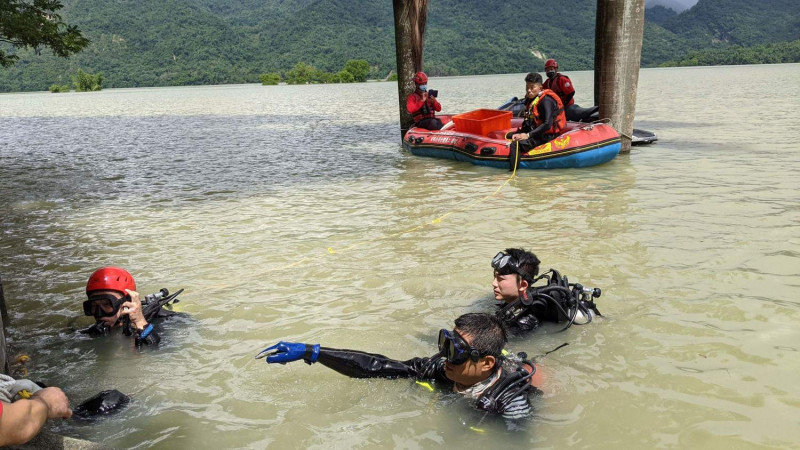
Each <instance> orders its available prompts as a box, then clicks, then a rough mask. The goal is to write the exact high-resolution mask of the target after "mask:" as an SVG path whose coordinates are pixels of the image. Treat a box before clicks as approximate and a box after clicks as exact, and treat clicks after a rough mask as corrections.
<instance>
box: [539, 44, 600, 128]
mask: <svg viewBox="0 0 800 450" xmlns="http://www.w3.org/2000/svg"><path fill="white" fill-rule="evenodd" d="M544 73H545V75H547V80H545V81H544V84H543V85H542V87H543V88H544V89H550V90H551V91H553V92H555V93H556V95H558V97H559V98H560V99H561V103H563V104H564V114H566V116H567V120H569V121H572V122H592V121H595V120H598V119H599V110H600V108H598V107H597V106H592V107H590V108H581V107H580V106H578V105H576V104H575V99H573V98H572V97H574V96H575V86H574V85H573V84H572V80H570V79H569V77H568V76H566V75H564V74H562V73H560V72H559V71H558V63H557V62H556V60H555V59H548V60H547V61H545V63H544Z"/></svg>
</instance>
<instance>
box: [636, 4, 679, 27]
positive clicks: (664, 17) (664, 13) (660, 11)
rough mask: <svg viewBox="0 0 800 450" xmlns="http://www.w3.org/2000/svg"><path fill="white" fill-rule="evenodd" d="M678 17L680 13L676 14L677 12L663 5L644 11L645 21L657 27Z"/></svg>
mask: <svg viewBox="0 0 800 450" xmlns="http://www.w3.org/2000/svg"><path fill="white" fill-rule="evenodd" d="M677 15H678V13H677V12H675V10H673V9H671V8H667V7H664V6H661V5H656V6H654V7H652V8H647V9H645V10H644V19H645V20H646V21H648V22H651V23H654V24H656V25H663V24H664V23H665V22H666V21H668V20H669V19H672V18H673V17H675V16H677Z"/></svg>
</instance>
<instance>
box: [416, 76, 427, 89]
mask: <svg viewBox="0 0 800 450" xmlns="http://www.w3.org/2000/svg"><path fill="white" fill-rule="evenodd" d="M414 85H415V86H416V88H417V90H418V91H420V92H427V91H428V76H427V75H425V72H417V73H415V74H414Z"/></svg>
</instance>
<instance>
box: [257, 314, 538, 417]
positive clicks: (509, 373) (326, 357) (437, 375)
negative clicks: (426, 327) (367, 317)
mask: <svg viewBox="0 0 800 450" xmlns="http://www.w3.org/2000/svg"><path fill="white" fill-rule="evenodd" d="M505 342H506V331H505V327H504V326H503V323H502V322H501V321H500V320H499V319H498V318H497V317H495V316H493V315H491V314H485V313H471V314H464V315H462V316H461V317H459V318H457V319H456V320H455V329H453V330H452V331H450V330H445V329H442V330H440V331H439V353H437V354H436V355H434V356H432V357H429V358H412V359H409V360H407V361H398V360H394V359H390V358H387V357H385V356H383V355H378V354H374V353H365V352H361V351H357V350H339V349H334V348H327V347H320V345H319V344H314V345H310V344H302V343H291V342H279V343H277V344H275V345H273V346H271V347H267V348H266V349H264V350H263V351H262V352H261V353H259V354H258V355H257V356H256V358H262V357H264V356H267V363H270V364H271V363H280V364H285V363H287V362H291V361H298V360H300V359H302V360H304V361H305V362H306V363H308V364H313V363H316V362H318V363H320V364H322V365H324V366H327V367H329V368H331V369H333V370H335V371H337V372H339V373H341V374H344V375H347V376H349V377H353V378H414V379H417V380H421V379H426V380H435V381H437V382H441V383H443V384H445V385H446V386H447V387H449V388H450V389H452V390H453V391H455V392H457V393H460V394H463V395H465V396H467V397H469V398H471V399H472V400H474V401H475V405H476V407H477V408H478V409H480V410H483V411H487V412H492V413H496V414H500V415H502V416H503V417H504V418H506V419H514V420H515V419H523V418H527V417H529V416H530V414H531V403H530V399H529V395H530V394H532V393H534V392H536V391H537V389H536V388H535V387H533V386H532V385H531V383H530V380H531V378H532V377H533V375H534V373H535V371H536V369H535V366H534V365H533V364H532V363H529V362H525V363H524V364H519V363H513V362H511V361H510V360H506V359H505V358H503V357H502V356H501V354H502V351H503V347H504V345H505Z"/></svg>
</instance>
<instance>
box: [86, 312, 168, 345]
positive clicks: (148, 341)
mask: <svg viewBox="0 0 800 450" xmlns="http://www.w3.org/2000/svg"><path fill="white" fill-rule="evenodd" d="M148 315H149V316H150V317H148V318H146V320H147V323H148V324H150V325H153V329H152V331H150V333H148V334H147V335H146V336H145V337H144V338H143V337H141V335H142V333H140V332H139V331H137V330H131V331H132V333H133V335H134V342H135V344H136V346H137V347H139V346H142V345H148V346H156V345H158V344H159V342H161V337H160V336H159V334H158V332H157V331H156V329H160V328H161V327H160V325H161V323H163V322H164V321H165V320H167V319H169V318H170V317H172V316H175V315H178V313H176V312H173V311H169V310H166V309H163V308H159V309H158V311H156V312H155V313H152V314H148ZM145 329H146V328H145ZM110 331H111V330H110V329H109V328H108V327H104V326H101V325H100V322H97V323H95V324H93V325H91V326H89V327H87V328H84V329H82V330H80V332H81V333H83V334H88V335H90V336H102V335H106V334H108V333H109V332H110ZM123 331H124V330H123Z"/></svg>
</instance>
